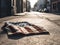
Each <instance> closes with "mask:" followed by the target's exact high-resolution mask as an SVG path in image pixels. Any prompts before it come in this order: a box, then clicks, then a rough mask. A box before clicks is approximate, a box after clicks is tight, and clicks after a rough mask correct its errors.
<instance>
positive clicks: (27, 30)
mask: <svg viewBox="0 0 60 45" xmlns="http://www.w3.org/2000/svg"><path fill="white" fill-rule="evenodd" d="M9 28H10V30H7V32H8V34H16V33H22V34H25V35H26V34H36V33H43V32H47V31H46V30H45V29H43V28H42V27H39V26H36V25H31V26H28V25H27V26H25V27H20V26H15V25H10V26H9ZM13 30H17V31H15V32H12V31H13Z"/></svg>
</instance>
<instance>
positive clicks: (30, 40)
mask: <svg viewBox="0 0 60 45" xmlns="http://www.w3.org/2000/svg"><path fill="white" fill-rule="evenodd" d="M5 21H10V22H21V21H27V22H29V23H32V24H35V25H38V26H41V27H43V28H44V29H46V30H47V31H48V32H49V33H50V34H48V35H33V36H25V37H22V36H21V37H20V38H19V39H10V38H8V36H7V34H6V33H4V32H3V31H2V30H1V29H0V45H60V16H59V15H56V14H50V13H39V12H25V13H24V14H23V15H21V14H20V15H19V14H18V16H11V17H5V18H1V19H0V28H1V27H2V26H3V24H4V22H5Z"/></svg>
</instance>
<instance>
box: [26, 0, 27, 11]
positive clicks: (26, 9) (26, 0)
mask: <svg viewBox="0 0 60 45" xmlns="http://www.w3.org/2000/svg"><path fill="white" fill-rule="evenodd" d="M26 11H27V0H26Z"/></svg>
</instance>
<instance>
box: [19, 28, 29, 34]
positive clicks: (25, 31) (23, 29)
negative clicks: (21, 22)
mask: <svg viewBox="0 0 60 45" xmlns="http://www.w3.org/2000/svg"><path fill="white" fill-rule="evenodd" d="M19 28H21V30H22V31H23V32H24V34H29V32H28V31H27V30H26V29H25V28H24V27H19Z"/></svg>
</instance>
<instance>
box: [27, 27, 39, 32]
mask: <svg viewBox="0 0 60 45" xmlns="http://www.w3.org/2000/svg"><path fill="white" fill-rule="evenodd" d="M28 27H29V28H30V29H31V30H32V31H33V33H39V31H37V30H36V29H35V28H33V26H28Z"/></svg>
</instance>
